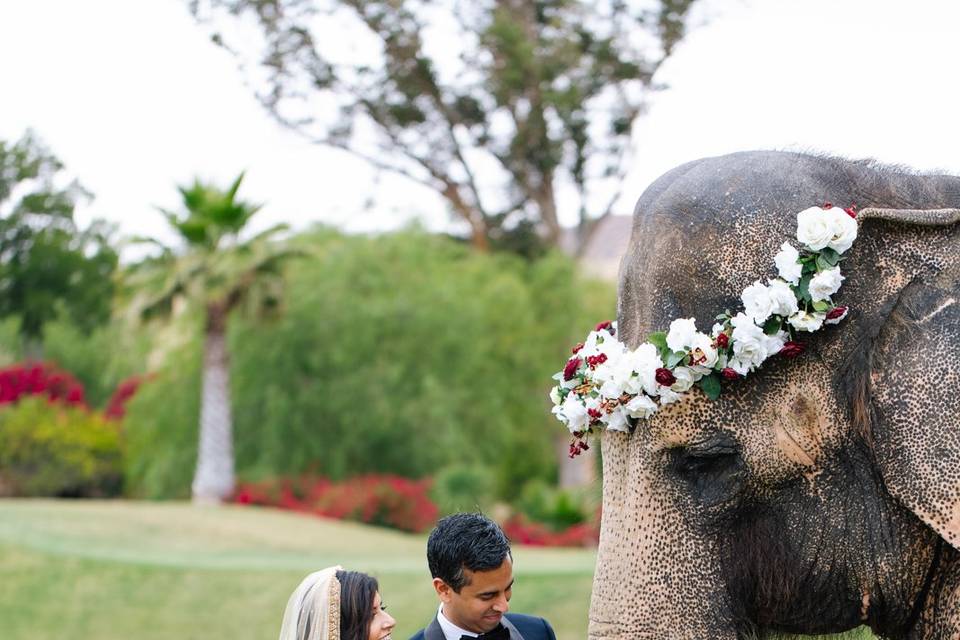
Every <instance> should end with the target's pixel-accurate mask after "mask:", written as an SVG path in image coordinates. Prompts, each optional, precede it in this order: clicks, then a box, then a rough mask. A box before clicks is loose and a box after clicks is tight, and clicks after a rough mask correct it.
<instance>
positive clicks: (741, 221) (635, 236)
mask: <svg viewBox="0 0 960 640" xmlns="http://www.w3.org/2000/svg"><path fill="white" fill-rule="evenodd" d="M712 206H713V207H714V208H708V207H702V208H698V207H697V205H696V203H695V202H694V203H691V204H689V205H688V206H686V207H685V206H676V207H673V208H671V209H670V210H668V211H664V212H659V213H651V214H649V215H638V216H637V217H636V218H635V221H634V228H633V233H632V236H631V242H630V246H629V248H628V251H627V253H626V254H625V256H624V259H623V263H622V265H621V271H620V300H619V313H618V317H619V321H620V328H621V331H622V332H623V337H624V340H625V341H626V342H627V344H628V345H631V346H636V345H637V344H639V343H640V342H642V341H643V339H644V338H645V337H646V336H647V335H648V334H649V333H650V332H652V331H659V330H665V329H666V328H667V327H668V326H669V324H670V322H671V321H672V320H674V319H676V318H689V317H693V318H695V319H696V321H697V327H698V328H700V329H701V330H708V329H709V328H710V326H711V325H712V324H713V321H714V318H715V316H716V315H717V314H718V313H720V312H722V311H724V310H726V309H730V310H735V309H736V308H737V307H738V306H739V298H740V293H741V292H742V291H743V289H744V288H745V287H746V286H748V285H749V284H751V283H753V282H754V281H755V280H758V279H768V278H772V277H774V276H775V275H776V270H775V268H774V265H773V258H774V256H776V253H777V251H778V250H779V248H780V246H781V245H782V244H783V242H784V241H785V240H786V239H787V238H788V237H789V235H790V234H791V233H792V225H793V224H794V222H795V218H794V217H793V216H783V215H780V214H779V213H777V214H774V213H772V212H771V211H769V210H767V209H763V208H760V207H758V208H754V209H750V210H749V211H744V210H742V209H736V208H730V209H727V208H722V207H721V208H717V207H716V205H715V204H714V205H712Z"/></svg>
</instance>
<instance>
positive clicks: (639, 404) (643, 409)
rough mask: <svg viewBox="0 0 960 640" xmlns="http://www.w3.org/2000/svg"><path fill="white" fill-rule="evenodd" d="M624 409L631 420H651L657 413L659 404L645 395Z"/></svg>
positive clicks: (632, 401)
mask: <svg viewBox="0 0 960 640" xmlns="http://www.w3.org/2000/svg"><path fill="white" fill-rule="evenodd" d="M624 408H625V409H626V410H627V414H628V415H629V416H630V417H631V418H638V419H642V418H649V417H650V416H652V415H653V414H654V413H656V412H657V403H656V402H654V401H653V400H651V399H650V397H649V396H647V395H645V394H640V395H638V396H637V397H636V398H634V399H633V400H631V401H630V402H628V403H627V404H626V405H624Z"/></svg>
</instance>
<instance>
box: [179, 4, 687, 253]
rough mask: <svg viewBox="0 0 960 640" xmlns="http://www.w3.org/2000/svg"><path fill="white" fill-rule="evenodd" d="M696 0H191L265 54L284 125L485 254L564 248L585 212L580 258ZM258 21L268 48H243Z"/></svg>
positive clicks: (267, 89) (263, 64)
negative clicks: (334, 151)
mask: <svg viewBox="0 0 960 640" xmlns="http://www.w3.org/2000/svg"><path fill="white" fill-rule="evenodd" d="M692 4H693V0H652V1H650V2H647V3H646V5H647V6H649V7H650V8H649V9H647V10H642V9H640V8H638V7H637V6H636V3H635V2H630V1H628V0H597V1H596V2H592V1H588V0H444V1H442V2H427V1H426V0H316V1H314V2H311V1H305V0H190V5H191V10H192V11H193V13H194V15H195V16H197V17H198V18H199V19H200V20H201V21H204V22H209V23H211V24H212V25H213V28H214V33H213V35H212V37H213V40H214V42H216V43H218V44H220V45H222V46H224V47H227V48H228V49H230V50H232V51H234V52H235V53H236V54H237V55H238V56H239V57H240V58H241V60H242V61H244V64H246V63H247V62H248V58H250V57H253V56H256V57H257V58H258V62H257V65H258V66H259V71H260V72H261V73H260V74H259V75H258V76H257V77H255V78H254V80H253V84H254V86H255V88H256V89H257V93H258V97H259V99H260V100H261V101H262V103H263V104H264V105H265V106H266V107H267V109H268V110H269V111H270V113H271V114H272V115H273V116H274V117H275V118H276V119H277V120H278V121H279V122H281V123H282V124H284V125H285V126H287V127H290V128H291V129H293V130H295V131H297V132H299V133H301V134H303V135H304V136H307V137H308V138H310V139H311V140H313V141H315V142H317V143H320V144H323V145H329V146H331V147H335V148H338V149H342V150H344V151H347V152H349V153H351V154H354V155H356V156H358V157H360V158H363V159H364V160H366V161H367V162H369V163H370V164H372V165H373V166H374V167H376V168H377V169H379V170H382V171H387V172H392V173H396V174H400V175H403V176H406V177H407V178H409V179H411V180H414V181H416V182H418V183H420V184H422V185H425V186H426V187H428V188H430V189H433V190H434V191H435V192H436V193H437V194H439V195H440V196H442V197H443V199H444V200H445V201H446V202H447V204H448V205H449V208H450V209H451V211H452V212H453V213H454V215H455V216H456V217H458V218H459V219H460V220H461V221H462V222H464V223H466V225H467V226H468V227H469V229H470V236H471V239H472V242H473V244H474V245H475V246H477V247H478V248H486V247H488V246H490V245H491V244H501V245H502V244H511V242H510V240H509V236H510V234H512V233H516V232H520V233H525V232H527V231H528V230H529V228H530V227H531V226H532V227H534V228H535V229H536V231H537V234H538V236H539V237H540V238H541V239H542V240H543V241H544V242H546V243H547V244H549V245H551V246H556V245H558V243H559V241H560V237H561V225H560V220H561V218H565V219H570V218H572V219H575V220H576V221H577V222H576V224H577V233H576V245H577V251H578V252H579V250H581V249H582V248H583V247H584V245H585V244H586V242H587V240H588V239H589V237H590V235H591V233H592V231H593V230H594V229H595V228H596V226H597V223H598V222H599V221H600V220H601V219H602V218H603V217H604V216H606V215H608V214H609V213H610V211H611V209H612V207H613V205H614V203H615V202H616V200H617V199H618V196H619V193H620V186H621V184H622V179H623V176H624V173H625V172H626V170H627V169H628V168H629V166H630V162H629V156H630V154H631V150H632V141H631V130H632V124H633V122H634V120H635V118H636V117H637V116H638V115H639V114H640V113H641V112H642V110H643V107H644V103H645V99H646V97H647V95H648V93H649V92H650V91H651V90H654V89H656V88H657V87H656V86H655V84H654V83H653V76H654V73H655V72H656V70H657V68H658V67H659V66H660V64H662V63H663V61H664V60H665V59H666V58H667V57H668V56H669V55H670V53H671V51H672V50H673V47H674V46H675V45H676V43H677V42H678V41H679V40H680V39H681V38H682V37H683V33H684V20H685V17H686V14H687V12H688V10H689V8H690V6H691V5H692ZM247 18H252V19H253V23H255V24H256V25H257V26H258V33H259V35H260V36H261V41H260V43H259V50H258V51H256V52H254V53H248V52H247V51H246V50H242V51H241V50H240V49H239V48H238V47H239V44H238V43H241V42H243V43H247V42H249V38H250V29H249V26H250V24H251V21H250V20H248V19H247ZM235 27H236V28H237V29H236V30H234V31H233V33H234V34H237V35H236V37H233V35H231V30H232V29H234V28H235ZM240 28H243V31H242V32H240V31H239V29H240ZM240 33H242V36H241V35H239V34H240ZM350 40H352V41H353V42H354V43H356V45H357V46H356V50H357V53H356V55H354V56H352V57H351V56H350V55H345V54H346V51H347V50H348V49H349V46H348V44H347V43H348V41H350ZM512 244H514V245H515V244H516V242H513V243H512Z"/></svg>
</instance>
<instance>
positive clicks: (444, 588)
mask: <svg viewBox="0 0 960 640" xmlns="http://www.w3.org/2000/svg"><path fill="white" fill-rule="evenodd" d="M433 588H434V589H435V590H436V592H437V597H439V598H440V600H442V601H443V602H450V599H451V598H452V597H453V589H452V588H450V585H448V584H447V583H446V582H444V581H443V580H441V579H440V578H434V579H433Z"/></svg>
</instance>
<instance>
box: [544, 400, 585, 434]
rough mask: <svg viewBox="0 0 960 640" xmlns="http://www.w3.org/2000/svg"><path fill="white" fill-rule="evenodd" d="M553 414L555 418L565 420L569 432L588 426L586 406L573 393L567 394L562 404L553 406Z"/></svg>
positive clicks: (582, 429) (581, 429)
mask: <svg viewBox="0 0 960 640" xmlns="http://www.w3.org/2000/svg"><path fill="white" fill-rule="evenodd" d="M552 411H553V414H554V415H555V416H557V420H559V421H560V422H565V423H566V425H567V429H569V430H570V433H575V432H577V431H586V429H587V427H588V426H590V416H589V415H588V414H587V408H586V407H585V406H583V403H582V402H580V398H578V397H577V395H576V394H575V393H571V394H570V395H568V396H567V399H566V400H564V401H563V404H562V405H560V406H558V407H554V408H553V410H552Z"/></svg>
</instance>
